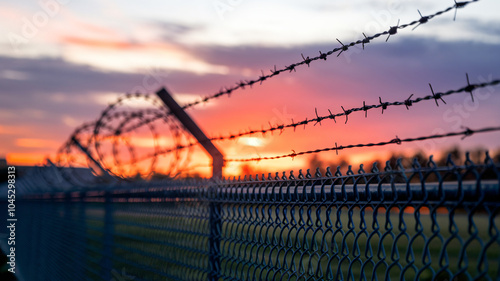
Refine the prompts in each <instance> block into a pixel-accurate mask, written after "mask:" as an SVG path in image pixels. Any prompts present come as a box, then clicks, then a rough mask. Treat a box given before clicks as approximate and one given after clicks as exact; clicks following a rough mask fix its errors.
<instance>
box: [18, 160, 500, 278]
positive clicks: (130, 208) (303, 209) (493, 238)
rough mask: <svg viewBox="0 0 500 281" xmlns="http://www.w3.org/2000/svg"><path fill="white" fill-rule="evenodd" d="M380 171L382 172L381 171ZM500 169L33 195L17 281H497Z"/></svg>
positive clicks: (26, 205) (392, 170)
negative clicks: (19, 280) (18, 280)
mask: <svg viewBox="0 0 500 281" xmlns="http://www.w3.org/2000/svg"><path fill="white" fill-rule="evenodd" d="M388 163H389V162H388ZM499 168H500V165H499V164H498V163H494V162H493V160H492V159H491V158H489V156H487V158H486V160H485V161H484V163H482V164H475V163H472V161H470V159H469V158H468V157H467V159H466V162H465V164H464V165H460V166H457V165H455V164H454V163H453V162H452V161H451V160H450V161H448V164H447V165H446V166H444V167H439V166H437V165H436V164H435V163H434V162H433V161H432V158H431V159H430V161H429V163H428V164H427V165H426V166H425V167H421V166H420V165H419V163H418V161H415V162H414V163H413V165H412V167H406V168H405V167H403V165H401V162H400V161H399V162H398V163H397V164H396V167H391V166H390V165H389V164H388V165H387V166H386V167H385V168H384V170H383V171H379V170H378V169H377V166H376V165H374V166H373V167H372V169H371V171H364V169H363V167H362V166H361V167H360V169H359V170H358V171H357V173H354V172H353V170H352V168H351V167H349V169H348V171H347V173H346V174H345V175H342V174H341V173H340V170H337V172H336V173H335V175H332V173H330V170H329V169H328V170H327V173H326V175H322V174H321V173H320V172H319V170H318V171H317V172H316V173H315V175H314V176H312V175H311V174H310V173H309V172H308V173H307V174H305V175H304V174H302V172H299V174H298V175H297V177H295V176H294V174H293V173H292V172H291V173H289V174H288V175H286V174H285V173H283V175H281V176H280V175H279V174H276V176H274V177H272V176H271V175H270V174H269V175H268V176H267V177H264V175H262V176H255V177H245V178H244V179H239V180H236V179H233V180H221V181H217V182H214V181H201V182H187V181H184V182H182V181H175V182H169V183H165V182H163V183H148V184H144V183H143V184H133V183H129V184H127V185H123V186H120V187H115V188H114V189H110V188H109V187H101V188H96V189H95V190H88V191H78V192H56V193H43V192H39V193H30V194H29V195H25V196H24V197H23V199H22V201H20V202H19V206H18V212H19V214H18V217H19V221H18V230H17V233H18V237H17V244H18V245H17V246H16V247H17V249H18V254H17V261H18V268H19V270H20V274H19V275H18V277H19V279H21V280H120V281H122V280H498V279H499V278H500V273H499V268H500V264H499V262H500V234H499V229H498V227H499V225H500V217H499V216H498V213H499V209H500V190H499V182H500V172H499V170H500V169H499Z"/></svg>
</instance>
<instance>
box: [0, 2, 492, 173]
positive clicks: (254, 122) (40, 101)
mask: <svg viewBox="0 0 500 281" xmlns="http://www.w3.org/2000/svg"><path fill="white" fill-rule="evenodd" d="M453 4H454V3H453V1H451V0H450V1H430V0H420V1H413V0H407V1H382V0H380V1H378V0H377V1H362V0H357V1H352V0H351V1H347V0H345V1H344V0H342V1H334V2H332V1H326V0H325V1H289V0H288V1H284V0H283V1H281V0H280V1H272V2H270V1H245V0H239V1H235V0H209V1H201V0H200V1H139V2H137V1H128V2H125V1H112V0H105V1H94V0H90V1H83V2H82V1H71V0H64V1H63V0H61V1H57V0H41V1H18V2H15V1H6V0H1V9H0V34H1V36H0V157H1V158H6V159H7V161H8V162H9V163H10V164H15V165H32V164H39V163H42V162H43V160H44V159H45V158H46V157H50V158H54V157H55V153H56V151H57V149H58V148H59V147H60V146H61V145H62V144H63V143H64V142H65V141H66V140H67V138H68V137H69V136H70V134H71V133H72V132H73V130H74V129H75V128H76V127H77V126H78V125H80V124H81V123H83V122H87V121H92V120H95V119H96V118H98V116H99V114H100V112H101V111H102V110H103V109H104V108H105V107H106V105H108V104H109V103H110V102H113V101H114V100H116V98H118V97H119V96H121V95H124V94H125V93H129V92H137V91H139V92H143V93H145V92H149V93H154V92H156V91H157V90H158V89H160V88H161V87H167V88H168V89H169V90H170V91H171V92H172V93H174V97H175V98H176V99H177V101H178V102H179V103H180V104H183V103H187V102H190V101H193V100H197V99H199V98H200V97H204V96H207V95H212V94H215V93H217V92H218V91H219V90H220V89H221V88H222V87H225V86H234V85H235V83H237V82H238V81H241V80H250V79H256V78H258V77H259V76H260V75H261V70H262V71H264V73H265V74H268V73H270V70H271V69H273V68H274V66H275V65H276V66H277V67H278V68H282V67H284V66H286V65H290V64H292V63H296V62H300V61H301V60H302V58H301V54H303V55H304V56H311V57H312V56H317V55H318V54H319V51H321V52H323V53H324V52H328V51H329V50H331V49H333V48H336V47H339V46H340V44H339V43H338V42H337V40H336V39H339V40H340V41H342V42H343V43H344V44H347V43H350V42H352V41H357V40H361V39H363V38H364V37H363V34H362V33H365V34H366V35H368V36H370V35H373V34H375V33H377V32H382V31H385V30H388V29H389V27H390V26H394V25H396V24H397V22H398V20H400V21H401V22H400V24H404V23H409V22H411V21H413V20H418V19H419V18H420V16H419V13H418V11H417V9H418V10H419V11H420V12H421V13H422V15H424V16H425V15H429V14H432V13H435V12H437V11H439V10H443V9H445V8H447V7H449V6H451V5H453ZM499 10H500V2H499V1H496V0H481V1H479V2H476V3H472V4H470V5H467V6H466V7H465V8H463V9H458V11H457V16H456V20H455V21H454V20H453V17H454V13H455V11H454V10H453V11H450V12H448V13H446V14H444V15H441V16H439V17H436V18H434V19H432V20H431V21H429V23H427V24H423V25H421V26H419V27H418V28H416V29H415V30H413V31H412V30H411V29H412V28H406V29H404V30H399V31H398V34H396V35H394V36H391V37H390V38H389V40H388V41H387V42H385V40H386V36H384V37H380V38H378V39H376V40H373V41H372V42H370V43H369V44H367V45H365V48H364V50H363V49H362V48H361V46H356V47H352V48H350V49H349V50H348V51H346V52H344V53H342V54H341V55H340V56H339V57H336V54H335V55H332V56H330V57H328V59H327V60H326V61H323V60H318V61H315V62H313V63H311V65H310V67H307V66H301V67H298V68H297V71H296V72H291V73H288V72H286V73H283V74H281V75H279V76H277V77H274V78H273V79H269V80H268V81H265V82H264V83H262V85H258V84H256V85H254V86H253V88H251V89H250V88H248V87H247V88H245V89H244V90H237V91H235V92H234V93H233V94H232V95H231V96H230V97H227V96H223V97H221V98H219V99H216V100H212V101H211V102H209V103H207V104H204V105H200V106H196V107H193V108H191V109H189V110H188V113H189V114H190V115H191V116H192V117H193V118H194V119H195V120H196V121H197V123H198V124H199V126H200V127H201V128H202V129H203V130H204V131H205V132H206V134H207V135H208V136H219V135H227V134H230V133H237V132H242V131H246V130H248V129H250V128H251V129H260V128H262V127H263V126H264V127H268V126H269V125H268V124H269V123H271V124H281V123H288V122H290V121H291V120H292V119H293V120H294V121H300V120H303V119H305V118H309V119H311V118H314V117H315V109H317V112H318V114H319V115H327V114H328V109H330V110H331V111H332V113H339V112H342V108H341V106H343V107H344V108H346V109H347V108H352V107H360V106H362V105H363V101H365V102H366V104H367V105H368V104H376V103H378V100H379V97H381V98H382V100H383V101H401V100H405V99H407V98H408V97H409V96H410V95H411V94H414V96H413V97H414V98H415V97H420V96H425V95H428V94H430V89H429V85H428V84H429V83H431V84H432V87H433V89H434V90H435V91H436V92H446V91H448V90H452V89H459V88H461V87H463V86H466V83H467V82H466V77H465V73H468V74H469V78H470V80H471V83H480V82H485V81H490V80H493V79H499V78H500V67H499V65H500V18H499V17H498V11H499ZM499 92H500V87H498V86H496V87H490V88H486V89H482V90H478V91H477V92H475V93H476V94H475V103H472V101H471V99H470V95H469V94H468V93H462V94H457V95H453V96H450V97H446V98H445V101H446V104H443V103H442V102H440V106H439V107H437V106H436V105H435V103H434V101H427V102H422V103H419V104H415V105H414V106H412V107H411V108H410V110H407V109H406V108H405V107H404V106H401V107H391V108H388V109H387V110H386V111H385V112H384V114H383V115H382V114H381V113H380V110H372V111H369V112H368V117H367V118H365V117H364V113H353V114H351V115H349V121H348V122H347V124H344V121H345V120H344V119H342V118H340V119H338V120H337V123H335V122H333V121H332V120H325V121H323V122H322V124H321V125H320V124H317V125H313V124H311V125H309V126H306V127H297V128H296V131H295V132H294V130H293V129H289V130H285V131H283V132H282V133H281V134H280V133H279V132H278V133H276V132H275V133H274V134H273V135H271V134H267V135H265V136H262V135H261V134H260V135H253V136H249V137H246V138H241V139H238V140H233V141H225V142H217V143H216V145H217V146H218V147H219V148H220V149H221V151H222V152H223V153H224V154H225V156H226V157H227V158H248V157H258V156H274V155H280V154H288V153H291V152H292V151H295V152H299V151H305V150H313V149H317V148H324V147H332V146H335V143H336V142H337V143H338V144H339V145H349V144H357V143H369V142H380V141H387V140H390V139H393V138H395V136H398V137H400V138H406V137H418V136H425V135H431V134H435V133H443V132H451V131H459V130H463V128H464V127H470V128H473V129H476V128H481V127H487V126H499V125H500V110H498V108H500V95H499ZM141 137H142V136H141V135H138V136H137V139H136V141H137V142H138V143H139V142H140V138H141ZM499 140H500V133H498V132H496V133H487V134H478V135H473V136H471V137H468V138H465V139H464V140H461V138H460V137H455V138H448V139H443V140H437V141H425V142H420V143H412V144H402V145H399V146H398V145H391V146H385V147H380V148H359V149H351V150H345V151H341V152H339V155H336V153H335V152H327V153H322V154H320V155H319V157H320V158H321V159H322V160H324V161H325V162H338V161H339V159H340V158H343V159H346V160H348V161H349V162H352V163H361V162H369V161H371V160H373V159H384V158H387V157H388V156H389V154H390V153H391V152H401V153H408V154H410V153H411V152H412V151H415V150H423V151H424V152H426V153H428V154H431V153H434V154H439V153H440V151H443V150H444V149H447V148H449V147H452V146H454V145H459V146H461V147H462V148H464V149H472V148H476V147H483V148H485V149H490V150H491V151H495V150H497V149H498V148H499V147H500V142H499ZM165 142H168V141H166V140H165ZM198 150H199V149H198ZM309 159H310V156H303V157H296V158H295V159H293V160H292V159H282V160H270V161H260V162H258V163H252V164H251V165H252V167H253V168H255V169H258V170H263V171H269V172H274V171H283V170H288V169H291V168H308V167H306V166H307V163H308V162H309ZM191 161H192V162H191V163H190V165H192V166H193V167H194V166H196V165H201V166H203V165H205V166H206V165H207V164H208V160H207V158H206V156H205V155H204V154H203V153H202V152H201V150H200V151H194V154H193V155H192V157H191ZM197 169H198V170H197V171H198V172H200V173H202V174H206V173H207V171H208V168H206V167H200V168H197ZM195 170H196V169H195ZM224 172H225V174H226V175H237V174H239V173H240V172H241V165H240V164H237V163H234V164H229V165H227V166H226V169H225V171H224Z"/></svg>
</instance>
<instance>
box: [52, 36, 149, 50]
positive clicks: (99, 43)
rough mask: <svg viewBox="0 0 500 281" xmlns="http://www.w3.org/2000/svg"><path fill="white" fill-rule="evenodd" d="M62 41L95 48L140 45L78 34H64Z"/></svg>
mask: <svg viewBox="0 0 500 281" xmlns="http://www.w3.org/2000/svg"><path fill="white" fill-rule="evenodd" d="M61 39H62V41H63V42H64V43H67V44H74V45H80V46H84V47H93V48H107V49H130V48H134V47H140V46H139V45H138V44H133V43H130V42H127V41H123V40H103V39H91V38H83V37H76V36H62V37H61Z"/></svg>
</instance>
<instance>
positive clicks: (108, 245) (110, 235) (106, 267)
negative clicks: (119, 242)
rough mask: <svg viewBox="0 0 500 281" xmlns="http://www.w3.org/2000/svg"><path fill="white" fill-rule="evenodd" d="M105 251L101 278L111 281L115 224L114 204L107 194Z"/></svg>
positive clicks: (105, 203) (105, 202)
mask: <svg viewBox="0 0 500 281" xmlns="http://www.w3.org/2000/svg"><path fill="white" fill-rule="evenodd" d="M104 196H105V197H104V198H105V201H104V212H105V214H104V245H103V246H104V251H103V256H102V261H101V277H102V279H103V280H111V277H112V276H111V268H112V265H113V263H112V261H111V258H112V257H113V244H114V241H113V240H114V223H113V205H112V204H113V202H112V198H111V194H110V193H109V192H106V194H105V195H104Z"/></svg>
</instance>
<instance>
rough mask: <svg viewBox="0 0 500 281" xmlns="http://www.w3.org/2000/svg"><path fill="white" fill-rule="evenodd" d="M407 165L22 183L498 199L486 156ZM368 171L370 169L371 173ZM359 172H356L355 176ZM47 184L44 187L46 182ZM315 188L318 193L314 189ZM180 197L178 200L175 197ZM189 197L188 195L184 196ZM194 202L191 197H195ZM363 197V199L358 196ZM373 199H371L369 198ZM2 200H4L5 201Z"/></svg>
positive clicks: (44, 189)
mask: <svg viewBox="0 0 500 281" xmlns="http://www.w3.org/2000/svg"><path fill="white" fill-rule="evenodd" d="M402 163H403V161H402V160H401V159H398V160H397V161H396V164H395V165H392V166H394V167H392V166H391V163H390V161H387V162H386V164H385V167H384V168H383V169H382V168H381V169H382V170H379V168H378V166H379V165H378V164H377V162H375V163H374V164H373V165H372V167H371V168H370V170H369V171H368V172H367V171H365V168H364V166H363V165H360V166H359V169H353V168H352V166H348V168H347V172H346V173H345V174H342V173H341V169H340V167H337V170H336V172H335V173H332V172H331V170H330V168H327V169H326V173H324V174H322V173H321V171H320V169H319V168H318V169H316V172H315V173H314V175H312V174H311V171H310V170H309V169H308V170H307V171H306V173H305V174H304V173H303V172H302V170H299V172H298V174H297V176H295V174H294V172H293V171H290V172H289V173H288V174H287V173H286V172H282V173H275V176H274V177H273V176H272V175H271V173H269V174H268V176H267V178H266V177H265V175H264V174H262V175H261V176H259V175H256V176H254V177H252V176H244V177H243V179H242V178H241V177H238V178H236V177H233V179H229V178H228V179H225V178H223V179H221V180H213V179H196V180H195V179H181V180H156V181H145V180H139V181H121V182H114V183H113V184H104V185H99V186H91V187H81V186H72V187H64V188H60V187H59V188H57V187H54V186H44V185H43V184H41V182H42V181H40V179H38V178H37V177H34V176H29V177H28V176H27V177H24V178H22V179H20V180H19V181H18V183H17V184H18V188H17V189H18V191H20V192H18V193H19V195H20V196H19V197H21V198H24V199H30V198H31V199H35V198H38V199H40V198H70V197H73V198H76V197H93V198H98V197H105V196H108V195H111V196H113V197H127V196H128V197H141V196H142V197H155V196H157V195H162V196H163V197H165V196H167V195H168V196H181V194H191V193H196V194H201V195H200V196H204V197H206V196H208V197H214V196H219V197H220V196H223V197H228V196H247V197H248V199H251V198H256V197H259V198H261V199H262V200H271V199H270V198H271V197H272V196H281V195H283V194H305V195H307V196H306V199H309V198H311V196H313V195H314V196H316V197H317V196H321V194H330V195H331V196H336V194H337V193H339V192H340V193H356V194H360V195H359V196H368V195H361V194H369V193H379V194H382V193H387V194H401V196H402V195H403V194H409V193H414V194H416V195H418V194H424V193H425V192H426V190H427V191H429V192H432V193H437V194H441V193H443V194H445V193H446V194H452V193H453V192H455V193H456V192H459V193H460V194H464V195H472V194H477V193H478V192H479V191H478V190H482V192H486V190H489V191H488V192H487V194H489V195H495V197H494V198H497V197H496V195H497V193H498V186H499V182H500V163H495V162H494V160H493V159H492V158H490V156H489V155H488V153H486V157H485V160H484V161H483V162H482V163H481V164H476V163H474V162H472V161H471V160H470V157H469V154H468V153H467V154H466V158H465V164H464V165H456V164H455V163H454V162H453V161H452V160H451V157H450V156H449V157H448V161H447V163H446V166H438V165H437V164H436V163H435V162H434V161H433V159H432V156H431V157H430V158H429V161H428V162H427V163H426V164H422V165H421V164H420V163H422V162H419V161H418V160H417V159H414V160H413V162H412V163H411V167H406V168H405V167H404V165H403V164H402ZM367 170H368V169H367ZM355 171H356V172H355ZM42 183H43V182H42ZM313 187H314V188H313ZM175 194H178V195H175ZM182 196H184V197H186V196H185V195H182ZM190 196H191V195H190ZM356 196H358V195H356ZM367 198H368V197H367ZM0 200H1V199H0Z"/></svg>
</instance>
